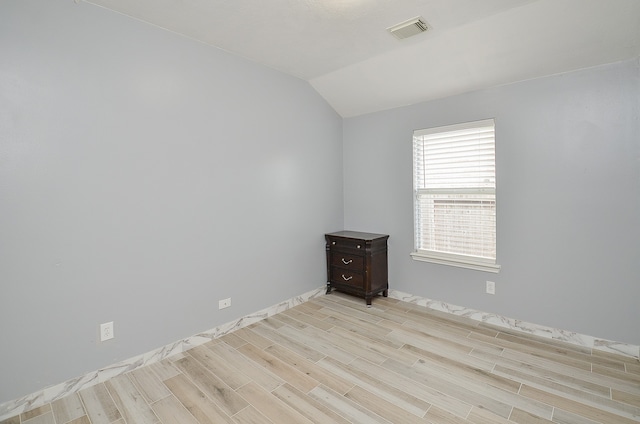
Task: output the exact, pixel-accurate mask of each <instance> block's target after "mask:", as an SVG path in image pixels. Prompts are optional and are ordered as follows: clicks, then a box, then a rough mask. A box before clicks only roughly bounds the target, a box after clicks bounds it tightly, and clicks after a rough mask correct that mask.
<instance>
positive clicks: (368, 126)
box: [344, 60, 640, 345]
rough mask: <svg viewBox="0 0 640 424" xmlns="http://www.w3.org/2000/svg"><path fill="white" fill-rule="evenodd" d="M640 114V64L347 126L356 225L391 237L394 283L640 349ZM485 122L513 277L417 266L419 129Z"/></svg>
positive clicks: (503, 250) (503, 248) (349, 211)
mask: <svg viewBox="0 0 640 424" xmlns="http://www.w3.org/2000/svg"><path fill="white" fill-rule="evenodd" d="M434 83H437V82H434ZM639 116H640V71H639V62H638V60H633V61H628V62H624V63H617V64H611V65H607V66H602V67H597V68H592V69H586V70H581V71H579V72H573V73H569V74H563V75H557V76H552V77H547V78H542V79H537V80H531V81H526V82H521V83H517V84H512V85H508V86H502V87H497V88H493V89H489V90H483V91H478V92H472V93H468V94H464V95H460V96H455V97H450V98H445V99H441V100H437V101H431V102H427V103H422V104H417V105H413V106H407V107H403V108H398V109H394V110H389V111H385V112H380V113H374V114H370V115H365V116H360V117H356V118H350V119H346V120H345V121H344V178H345V181H344V196H345V200H344V203H345V227H346V228H348V229H353V230H362V231H371V232H378V233H387V234H389V235H390V238H389V283H390V287H391V288H395V289H397V290H400V291H403V292H406V293H411V294H414V295H418V296H423V297H426V298H429V299H434V300H439V301H444V302H448V303H451V304H454V305H459V306H464V307H468V308H473V309H476V310H480V311H486V312H491V313H496V314H499V315H502V316H506V317H509V318H515V319H519V320H524V321H527V322H531V323H534V324H541V325H545V326H549V327H553V328H559V329H563V330H570V331H575V332H578V333H581V334H586V335H591V336H595V337H600V338H604V339H608V340H613V341H619V342H626V343H631V344H635V345H639V344H640V332H639V331H638V325H637V323H638V322H640V308H638V299H640V284H638V276H639V275H640V260H639V258H640V122H639V119H640V118H639ZM485 118H495V122H496V157H497V159H496V160H497V202H498V203H497V257H498V263H499V264H500V265H501V266H502V269H501V271H500V273H498V274H493V273H487V272H481V271H473V270H466V269H461V268H455V267H450V266H445V265H437V264H431V263H425V262H418V261H414V260H412V259H411V258H410V256H409V253H410V252H411V251H412V249H413V224H412V222H413V221H412V219H413V209H412V207H413V203H412V144H411V143H412V133H413V130H414V129H420V128H429V127H436V126H441V125H447V124H454V123H460V122H467V121H473V120H480V119H485ZM486 280H491V281H494V282H495V283H496V294H495V295H488V294H485V292H484V290H485V281H486Z"/></svg>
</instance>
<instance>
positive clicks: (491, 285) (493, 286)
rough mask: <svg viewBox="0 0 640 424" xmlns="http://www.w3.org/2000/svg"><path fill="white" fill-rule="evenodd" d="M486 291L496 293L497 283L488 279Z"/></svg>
mask: <svg viewBox="0 0 640 424" xmlns="http://www.w3.org/2000/svg"><path fill="white" fill-rule="evenodd" d="M486 291H487V293H489V294H496V283H494V282H493V281H487V289H486Z"/></svg>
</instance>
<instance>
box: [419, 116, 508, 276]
mask: <svg viewBox="0 0 640 424" xmlns="http://www.w3.org/2000/svg"><path fill="white" fill-rule="evenodd" d="M413 176H414V194H415V203H414V205H415V212H414V213H415V215H414V216H415V222H414V225H415V248H416V251H415V252H414V254H413V256H414V258H416V259H421V258H427V259H429V258H431V259H433V260H432V261H433V262H439V263H449V262H451V264H453V265H460V264H464V263H468V264H470V265H471V266H469V267H471V268H477V267H475V266H473V265H474V264H479V267H480V268H482V269H483V270H493V268H495V267H496V266H494V267H489V268H490V269H484V268H483V264H494V265H495V262H496V167H495V124H494V121H493V120H492V119H490V120H485V121H478V122H470V123H465V124H459V125H451V126H446V127H438V128H431V129H426V130H418V131H415V132H414V136H413ZM461 266H464V265H461Z"/></svg>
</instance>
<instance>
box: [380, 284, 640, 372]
mask: <svg viewBox="0 0 640 424" xmlns="http://www.w3.org/2000/svg"><path fill="white" fill-rule="evenodd" d="M389 297H391V298H393V299H397V300H401V301H403V302H409V303H413V304H416V305H419V306H424V307H427V308H430V309H433V310H436V311H440V312H446V313H449V314H452V315H458V316H462V317H467V318H471V319H474V320H476V321H481V322H484V323H487V324H491V325H494V326H497V327H502V328H507V329H510V330H514V331H518V332H523V333H527V334H532V335H536V336H540V337H544V338H548V339H553V340H560V341H564V342H568V343H571V344H574V345H578V346H582V347H586V348H589V349H593V350H598V351H601V352H609V353H615V354H618V355H624V356H629V357H632V358H635V359H640V346H636V345H631V344H626V343H620V342H614V341H611V340H605V339H599V338H596V337H592V336H587V335H584V334H579V333H574V332H572V331H566V330H561V329H557V328H551V327H546V326H543V325H538V324H532V323H528V322H524V321H520V320H517V319H513V318H507V317H504V316H501V315H498V314H493V313H488V312H482V311H476V310H474V309H469V308H465V307H462V306H456V305H451V304H449V303H446V302H441V301H437V300H432V299H428V298H426V297H420V296H414V295H412V294H409V293H404V292H401V291H398V290H389Z"/></svg>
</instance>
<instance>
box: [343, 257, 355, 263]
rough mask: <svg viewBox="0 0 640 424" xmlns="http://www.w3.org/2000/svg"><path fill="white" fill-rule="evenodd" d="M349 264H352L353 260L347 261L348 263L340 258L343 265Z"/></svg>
mask: <svg viewBox="0 0 640 424" xmlns="http://www.w3.org/2000/svg"><path fill="white" fill-rule="evenodd" d="M351 262H353V259H349V260H348V261H345V260H344V258H342V263H343V264H345V265H349V264H350V263H351Z"/></svg>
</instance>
